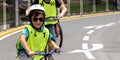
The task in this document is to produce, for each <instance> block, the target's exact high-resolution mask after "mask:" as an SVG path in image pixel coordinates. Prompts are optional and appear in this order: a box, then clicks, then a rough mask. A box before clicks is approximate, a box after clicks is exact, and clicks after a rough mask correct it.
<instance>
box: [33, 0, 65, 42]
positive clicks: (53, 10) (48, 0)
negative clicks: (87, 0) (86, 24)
mask: <svg viewBox="0 0 120 60" xmlns="http://www.w3.org/2000/svg"><path fill="white" fill-rule="evenodd" d="M33 4H40V5H42V6H43V7H44V8H45V11H46V18H47V17H50V16H57V17H58V18H59V19H61V18H62V17H63V16H64V15H65V13H66V12H67V8H66V7H65V5H64V4H62V3H60V2H59V1H58V0H35V2H34V3H33ZM57 8H60V10H61V12H60V14H58V11H57ZM56 23H58V22H57V21H53V22H45V26H46V27H47V28H48V29H49V31H50V32H51V34H52V35H53V40H54V41H55V40H56V36H55V30H54V25H55V24H56Z"/></svg>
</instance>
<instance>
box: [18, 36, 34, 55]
mask: <svg viewBox="0 0 120 60" xmlns="http://www.w3.org/2000/svg"><path fill="white" fill-rule="evenodd" d="M20 43H21V45H22V46H23V48H24V49H25V51H26V53H27V54H28V55H29V57H33V55H34V54H35V53H34V52H33V51H31V50H30V48H29V47H28V45H27V42H26V35H24V34H22V35H21V37H20Z"/></svg>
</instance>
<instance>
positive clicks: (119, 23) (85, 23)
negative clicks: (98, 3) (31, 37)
mask: <svg viewBox="0 0 120 60" xmlns="http://www.w3.org/2000/svg"><path fill="white" fill-rule="evenodd" d="M61 25H62V28H63V33H64V41H63V47H62V52H61V53H60V54H54V57H55V60H91V59H92V60H119V59H120V57H119V56H120V37H119V36H120V15H119V14H113V15H105V16H96V17H88V18H76V19H71V20H67V21H63V22H62V23H61ZM19 35H20V32H16V33H15V34H11V35H9V36H7V37H6V38H3V39H1V40H0V60H17V59H16V58H15V53H16V50H15V43H16V41H17V39H18V37H19Z"/></svg>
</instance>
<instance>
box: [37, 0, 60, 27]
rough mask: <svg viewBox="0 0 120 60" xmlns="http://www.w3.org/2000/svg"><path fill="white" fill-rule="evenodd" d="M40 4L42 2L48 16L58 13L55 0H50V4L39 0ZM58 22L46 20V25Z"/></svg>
mask: <svg viewBox="0 0 120 60" xmlns="http://www.w3.org/2000/svg"><path fill="white" fill-rule="evenodd" d="M39 4H41V5H42V6H43V7H44V8H45V13H46V18H47V17H50V16H56V15H57V8H56V2H55V0H50V3H49V4H48V3H45V2H44V1H43V0H39ZM56 23H58V21H48V22H45V25H48V24H56Z"/></svg>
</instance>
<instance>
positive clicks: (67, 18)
mask: <svg viewBox="0 0 120 60" xmlns="http://www.w3.org/2000/svg"><path fill="white" fill-rule="evenodd" d="M110 14H120V11H116V12H104V13H95V14H86V15H76V16H70V17H64V18H62V20H64V21H65V20H71V19H74V18H88V17H93V16H103V15H110ZM23 28H25V25H24V26H19V27H15V28H11V29H8V30H6V31H2V32H0V38H1V37H3V36H5V35H7V34H10V33H12V32H15V31H18V30H21V29H23Z"/></svg>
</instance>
